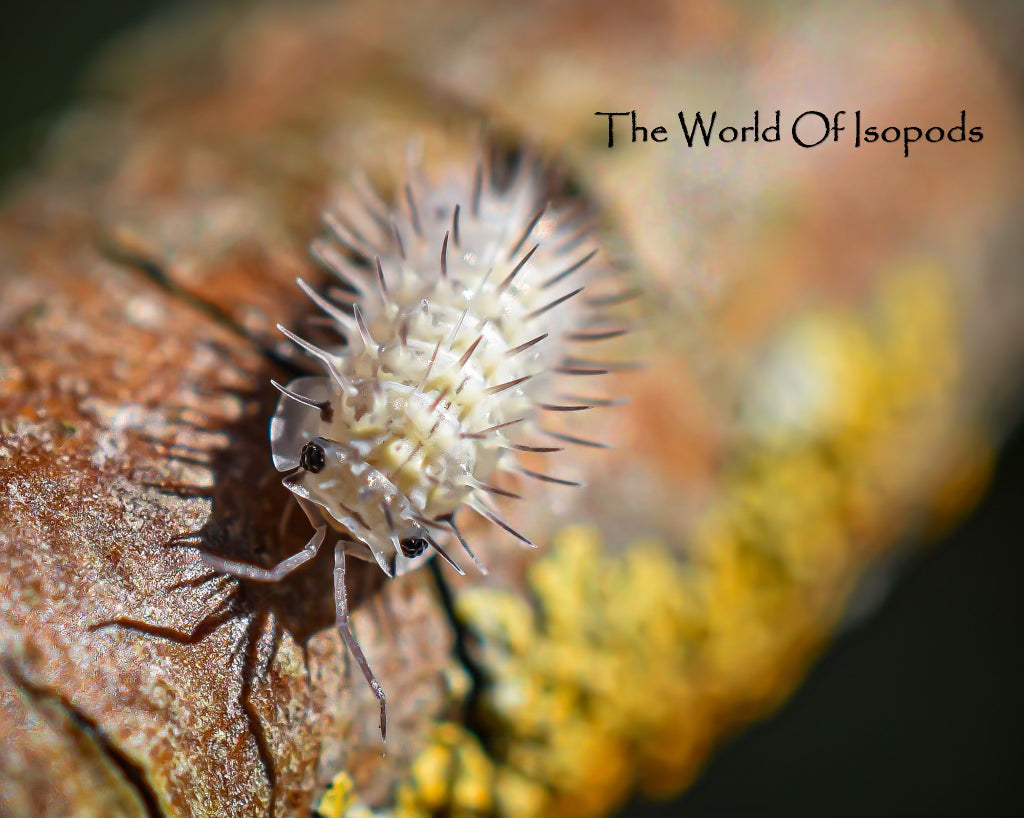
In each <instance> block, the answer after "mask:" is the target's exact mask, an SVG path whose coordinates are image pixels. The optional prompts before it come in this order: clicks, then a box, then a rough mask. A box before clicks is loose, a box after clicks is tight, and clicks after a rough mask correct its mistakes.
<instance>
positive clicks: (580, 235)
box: [551, 219, 594, 254]
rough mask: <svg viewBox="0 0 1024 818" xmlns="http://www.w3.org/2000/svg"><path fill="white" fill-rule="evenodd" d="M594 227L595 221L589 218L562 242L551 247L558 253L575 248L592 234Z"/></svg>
mask: <svg viewBox="0 0 1024 818" xmlns="http://www.w3.org/2000/svg"><path fill="white" fill-rule="evenodd" d="M593 229H594V224H593V221H592V220H591V219H587V220H585V221H584V222H583V223H582V224H580V225H579V227H577V228H576V230H575V231H574V232H572V233H570V234H569V235H568V236H566V238H565V239H564V240H563V241H562V242H561V243H560V244H556V245H555V246H554V247H552V248H551V249H552V250H553V251H554V252H555V253H558V254H562V253H568V252H569V251H570V250H574V249H575V248H576V247H578V246H579V245H580V244H582V243H583V241H584V240H585V239H586V238H587V237H588V236H589V235H590V233H591V232H592V230H593Z"/></svg>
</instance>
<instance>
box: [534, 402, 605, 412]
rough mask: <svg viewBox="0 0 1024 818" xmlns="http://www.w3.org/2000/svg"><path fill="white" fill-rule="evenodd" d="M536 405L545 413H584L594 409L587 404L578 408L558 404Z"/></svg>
mask: <svg viewBox="0 0 1024 818" xmlns="http://www.w3.org/2000/svg"><path fill="white" fill-rule="evenodd" d="M536 405H537V406H539V407H540V408H541V409H543V410H544V411H545V412H582V411H583V410H584V409H593V408H594V407H593V406H588V405H587V404H580V405H578V406H577V405H572V406H562V405H561V404H557V403H538V404H536Z"/></svg>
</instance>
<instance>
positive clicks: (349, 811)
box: [314, 771, 373, 818]
mask: <svg viewBox="0 0 1024 818" xmlns="http://www.w3.org/2000/svg"><path fill="white" fill-rule="evenodd" d="M314 814H315V815H316V818H373V813H372V812H371V811H370V810H369V809H367V808H366V807H365V806H363V805H362V804H360V803H359V799H358V798H357V797H356V793H355V786H354V785H353V783H352V779H351V778H349V775H348V773H346V772H344V771H342V772H340V773H338V774H337V775H336V776H334V780H333V781H332V782H331V786H330V787H328V788H327V792H325V793H324V796H323V798H321V799H320V803H319V804H318V805H317V808H316V812H315V813H314Z"/></svg>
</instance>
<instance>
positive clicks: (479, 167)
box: [470, 156, 484, 219]
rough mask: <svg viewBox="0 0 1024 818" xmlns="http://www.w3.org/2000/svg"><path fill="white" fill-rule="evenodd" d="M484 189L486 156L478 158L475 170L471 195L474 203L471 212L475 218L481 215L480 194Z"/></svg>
mask: <svg viewBox="0 0 1024 818" xmlns="http://www.w3.org/2000/svg"><path fill="white" fill-rule="evenodd" d="M483 189H484V158H483V156H481V157H480V158H479V159H477V162H476V170H475V171H474V172H473V192H472V196H471V197H470V201H471V202H472V203H473V206H472V208H471V210H470V212H471V213H472V215H473V218H474V219H475V218H478V217H479V216H480V194H481V193H483Z"/></svg>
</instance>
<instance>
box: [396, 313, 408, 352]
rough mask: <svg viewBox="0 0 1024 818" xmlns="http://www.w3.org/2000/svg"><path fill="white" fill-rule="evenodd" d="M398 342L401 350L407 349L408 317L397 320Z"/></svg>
mask: <svg viewBox="0 0 1024 818" xmlns="http://www.w3.org/2000/svg"><path fill="white" fill-rule="evenodd" d="M398 340H399V342H400V343H401V344H402V349H408V348H409V316H408V315H403V316H402V317H401V318H400V319H399V320H398Z"/></svg>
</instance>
